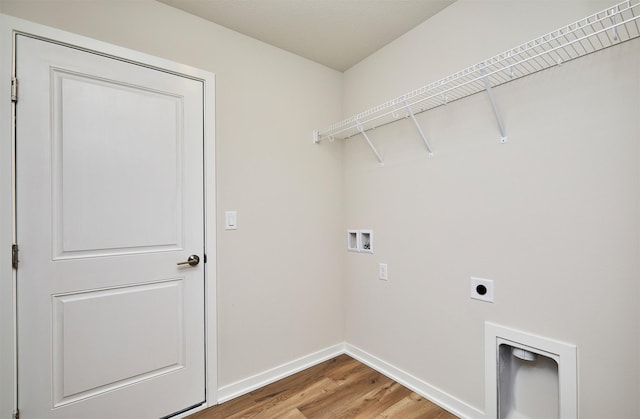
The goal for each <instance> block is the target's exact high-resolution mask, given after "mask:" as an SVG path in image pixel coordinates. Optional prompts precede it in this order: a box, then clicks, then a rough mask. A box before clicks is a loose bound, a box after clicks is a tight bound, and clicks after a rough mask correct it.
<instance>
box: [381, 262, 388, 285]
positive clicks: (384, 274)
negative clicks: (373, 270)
mask: <svg viewBox="0 0 640 419" xmlns="http://www.w3.org/2000/svg"><path fill="white" fill-rule="evenodd" d="M378 274H379V275H378V277H379V278H380V279H382V280H383V281H387V280H388V279H389V269H388V267H387V264H386V263H379V264H378Z"/></svg>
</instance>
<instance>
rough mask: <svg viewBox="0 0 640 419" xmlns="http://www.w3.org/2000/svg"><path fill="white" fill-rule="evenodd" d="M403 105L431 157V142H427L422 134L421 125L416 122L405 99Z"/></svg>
mask: <svg viewBox="0 0 640 419" xmlns="http://www.w3.org/2000/svg"><path fill="white" fill-rule="evenodd" d="M404 106H405V108H406V109H407V113H408V114H409V116H410V117H411V120H412V121H413V123H414V125H415V126H416V128H417V129H418V133H419V134H420V137H421V138H422V141H423V142H424V145H425V146H426V147H427V151H428V152H429V157H433V150H432V149H431V144H429V140H428V139H427V137H426V136H425V135H424V132H422V127H420V124H418V120H417V119H416V116H415V115H414V114H413V111H412V110H411V106H409V104H408V103H407V101H406V100H405V101H404Z"/></svg>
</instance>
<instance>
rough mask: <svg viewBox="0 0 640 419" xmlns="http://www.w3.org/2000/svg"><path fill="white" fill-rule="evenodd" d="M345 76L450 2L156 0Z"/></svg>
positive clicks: (418, 0) (387, 0)
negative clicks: (366, 58)
mask: <svg viewBox="0 0 640 419" xmlns="http://www.w3.org/2000/svg"><path fill="white" fill-rule="evenodd" d="M158 1H160V2H162V3H165V4H168V5H170V6H173V7H176V8H178V9H181V10H184V11H185V12H188V13H191V14H194V15H196V16H200V17H202V18H204V19H207V20H209V21H211V22H214V23H217V24H219V25H222V26H225V27H227V28H229V29H233V30H234V31H237V32H240V33H243V34H245V35H248V36H250V37H252V38H255V39H259V40H261V41H263V42H266V43H268V44H271V45H274V46H276V47H279V48H282V49H285V50H287V51H290V52H293V53H294V54H298V55H301V56H303V57H306V58H308V59H310V60H313V61H316V62H318V63H320V64H324V65H326V66H328V67H331V68H334V69H336V70H338V71H345V70H347V69H348V68H350V67H351V66H353V65H354V64H356V63H358V62H359V61H361V60H362V59H364V58H365V57H367V56H369V55H370V54H372V53H373V52H375V51H377V50H378V49H380V48H382V47H383V46H385V45H386V44H388V43H389V42H391V41H393V40H394V39H396V38H398V37H399V36H401V35H403V34H404V33H406V32H408V31H409V30H411V29H412V28H414V27H415V26H417V25H418V24H420V23H422V22H424V21H425V20H427V19H429V18H430V17H431V16H433V15H435V14H436V13H438V12H439V11H441V10H442V9H444V8H445V7H447V6H449V5H450V4H451V3H453V2H454V1H455V0H158Z"/></svg>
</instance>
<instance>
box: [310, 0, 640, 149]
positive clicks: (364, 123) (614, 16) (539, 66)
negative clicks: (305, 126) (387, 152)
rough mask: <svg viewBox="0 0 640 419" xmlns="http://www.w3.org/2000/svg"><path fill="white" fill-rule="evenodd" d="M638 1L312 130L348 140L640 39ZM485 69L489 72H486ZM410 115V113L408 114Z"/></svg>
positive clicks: (317, 134)
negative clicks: (320, 128) (323, 128)
mask: <svg viewBox="0 0 640 419" xmlns="http://www.w3.org/2000/svg"><path fill="white" fill-rule="evenodd" d="M638 19H640V0H627V1H623V2H622V3H619V4H616V5H614V6H611V7H608V8H606V9H604V10H603V11H600V12H598V13H595V14H593V15H590V16H587V17H585V18H583V19H580V20H578V21H576V22H573V23H571V24H569V25H566V26H563V27H561V28H559V29H556V30H554V31H552V32H549V33H547V34H545V35H543V36H541V37H538V38H536V39H534V40H532V41H529V42H525V43H523V44H521V45H518V46H516V47H515V48H511V49H509V50H506V51H505V52H503V53H501V54H498V55H495V56H493V57H491V58H489V59H487V60H485V61H482V62H480V63H478V64H475V65H473V66H470V67H467V68H465V69H463V70H461V71H458V72H456V73H453V74H451V75H449V76H447V77H444V78H442V79H440V80H437V81H435V82H432V83H430V84H428V85H426V86H424V87H421V88H419V89H416V90H413V91H411V92H409V93H407V94H405V95H402V96H400V97H398V98H395V99H392V100H390V101H387V102H385V103H383V104H381V105H378V106H376V107H374V108H371V109H368V110H366V111H364V112H361V113H359V114H356V115H354V116H351V117H350V118H347V119H345V120H342V121H340V122H337V123H334V124H332V125H330V126H329V127H328V128H327V129H325V130H317V131H314V142H315V143H319V142H321V141H322V140H325V139H330V140H333V139H334V138H337V139H347V138H350V137H352V136H354V135H357V134H360V133H361V132H362V131H369V130H371V129H374V128H377V127H379V126H382V125H386V124H389V123H392V122H395V121H397V120H400V119H404V118H408V117H410V115H411V113H413V114H414V115H417V114H419V113H422V112H426V111H428V110H430V109H434V108H436V107H439V106H442V105H446V104H447V103H450V102H453V101H456V100H459V99H462V98H465V97H468V96H471V95H473V94H476V93H479V92H482V91H484V90H485V89H486V84H485V81H486V82H488V83H490V86H492V87H495V86H499V85H501V84H504V83H507V82H509V81H512V80H516V79H518V78H521V77H525V76H528V75H530V74H533V73H536V72H538V71H542V70H545V69H547V68H550V67H554V66H557V65H560V64H562V63H565V62H567V61H570V60H573V59H576V58H579V57H582V56H585V55H588V54H591V53H593V52H596V51H600V50H602V49H605V48H608V47H611V46H613V45H617V44H620V43H622V42H625V41H629V40H631V39H634V38H637V37H638V36H640V28H639V26H638ZM483 70H484V71H485V72H486V73H485V74H482V72H483ZM409 111H410V112H409Z"/></svg>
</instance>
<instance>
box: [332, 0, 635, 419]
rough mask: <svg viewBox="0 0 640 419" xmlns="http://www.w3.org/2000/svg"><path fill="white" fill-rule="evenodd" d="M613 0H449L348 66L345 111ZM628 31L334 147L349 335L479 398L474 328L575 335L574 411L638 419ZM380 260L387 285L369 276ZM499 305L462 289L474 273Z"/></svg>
mask: <svg viewBox="0 0 640 419" xmlns="http://www.w3.org/2000/svg"><path fill="white" fill-rule="evenodd" d="M608 3H610V2H587V1H579V2H576V1H562V2H550V1H548V2H544V1H507V0H504V1H468V0H459V1H458V2H456V3H454V4H453V5H452V6H450V7H448V8H447V9H445V10H444V11H442V12H441V13H440V14H438V15H436V16H435V17H434V18H432V19H431V20H429V21H427V22H426V23H424V24H422V25H420V26H419V27H417V28H415V29H414V30H413V31H411V32H410V33H408V34H406V35H405V36H403V37H402V38H400V39H398V40H397V41H395V42H393V43H391V44H389V45H388V46H387V47H385V48H383V49H382V50H381V51H379V52H377V53H376V54H374V55H372V56H370V57H368V58H367V59H365V60H364V61H363V62H361V63H359V64H358V65H356V66H355V67H353V68H351V69H350V70H348V71H347V72H346V73H345V87H344V88H345V90H344V91H345V96H344V109H345V116H347V115H350V114H353V113H357V112H359V111H363V110H365V109H368V108H370V107H372V106H375V105H377V104H378V103H382V102H384V101H386V100H389V99H392V98H394V97H397V96H399V95H401V94H404V93H406V92H408V91H409V90H412V89H415V88H418V87H420V86H422V85H425V84H427V83H429V82H431V81H434V80H437V79H439V78H441V77H444V76H446V75H447V74H449V73H453V72H455V71H457V70H460V69H462V68H464V67H467V66H470V65H473V64H475V63H477V62H479V61H481V60H482V59H484V58H488V57H490V56H492V55H494V54H497V53H500V52H502V51H504V50H506V49H508V48H510V47H513V46H515V45H518V44H520V43H522V42H525V41H528V40H530V39H532V38H535V37H537V36H539V35H542V34H544V33H545V32H547V31H550V30H553V29H555V28H557V27H559V26H561V25H564V24H567V23H570V22H572V21H574V20H577V19H579V18H581V17H584V16H586V15H588V14H591V13H594V12H596V11H599V10H601V9H604V8H605V7H606V6H607V4H608ZM638 74H640V41H637V40H635V41H632V42H630V43H627V44H624V45H622V46H618V47H616V48H611V49H608V50H605V51H603V52H599V53H597V54H593V55H591V56H588V57H585V58H582V59H580V60H577V61H574V62H570V63H565V64H563V65H562V66H561V67H559V68H554V69H550V70H548V71H545V72H542V73H538V74H536V75H532V76H530V77H527V78H525V79H521V80H518V81H515V82H513V83H510V84H508V85H505V86H502V87H498V88H496V89H495V90H494V93H495V96H496V100H497V102H498V105H499V107H500V108H501V110H502V113H503V119H504V123H505V126H506V130H507V135H508V138H509V141H508V143H507V144H504V145H501V144H499V143H498V140H499V138H500V135H499V131H498V128H497V125H496V122H495V119H494V117H493V113H492V110H491V106H490V104H489V101H488V98H487V96H486V95H485V94H481V95H476V96H473V97H470V98H467V99H465V100H463V101H459V102H456V103H451V104H449V105H448V106H446V107H441V108H438V109H437V110H434V111H430V112H427V113H424V114H421V115H419V116H418V120H419V121H420V122H421V123H422V126H423V129H424V130H425V133H426V135H427V136H428V137H429V138H430V140H431V142H432V146H433V148H434V152H435V156H434V157H433V158H432V159H427V152H426V149H425V147H424V144H423V143H422V141H421V140H420V138H419V136H418V134H417V132H416V130H415V127H413V126H412V124H411V123H410V122H409V121H403V122H398V123H395V124H392V125H389V126H386V127H383V128H378V129H376V130H375V131H371V132H370V137H371V138H372V140H373V141H374V143H375V144H376V146H377V147H379V149H378V150H379V151H381V153H382V154H383V157H384V159H385V167H384V168H381V167H380V166H379V165H378V163H377V161H376V159H375V157H374V156H373V154H372V152H371V150H370V149H369V148H368V147H367V145H366V144H365V142H364V140H362V139H361V138H359V137H354V138H353V139H350V140H347V142H346V143H345V155H344V160H343V162H344V165H345V170H344V172H345V197H346V208H347V227H348V228H372V229H373V231H374V240H375V254H374V255H366V254H356V253H349V254H348V255H347V275H346V278H347V285H346V287H347V289H346V307H347V311H346V339H345V340H346V341H347V342H349V343H350V344H352V345H355V346H357V347H359V348H360V349H362V350H364V351H366V352H368V353H370V354H372V355H374V356H376V357H378V358H380V359H382V360H384V361H386V362H388V363H390V364H392V365H394V366H396V367H398V368H400V369H402V370H404V371H406V372H408V373H410V374H412V375H414V376H415V377H417V378H419V379H421V380H424V381H426V382H427V383H429V384H431V385H433V386H435V387H437V388H439V389H440V390H442V391H444V392H446V393H449V394H450V395H452V396H453V397H455V398H458V399H459V400H460V401H461V402H464V403H468V404H470V405H472V406H475V407H477V408H478V409H480V410H484V389H485V383H484V364H483V359H484V352H483V332H484V322H485V321H486V320H490V321H493V322H496V323H499V324H503V325H505V326H510V327H514V328H517V329H521V330H523V331H528V332H532V333H536V334H539V335H542V336H547V337H551V338H554V339H557V340H561V341H566V342H569V343H573V344H576V345H577V347H578V364H579V365H578V371H579V383H578V384H579V409H580V417H582V418H603V417H610V418H614V417H615V418H637V417H640V404H639V401H638V394H640V383H639V378H638V377H640V364H639V361H638V359H639V356H640V288H639V283H640V281H639V280H638V278H639V277H640V258H639V256H640V218H639V215H640V205H639V204H640V171H639V167H640V165H639V163H640V161H639V158H640V154H639V147H638V140H639V138H640V124H639V122H638V121H639V118H638V116H639V115H638V109H640V78H639V77H638ZM379 262H384V263H387V264H388V271H389V281H388V282H384V281H379V280H378V279H377V277H378V272H377V264H378V263H379ZM472 275H473V276H480V277H484V278H490V279H493V280H494V281H495V303H494V304H488V303H484V302H479V301H476V300H471V299H470V298H469V288H470V285H469V278H470V277H471V276H472Z"/></svg>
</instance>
